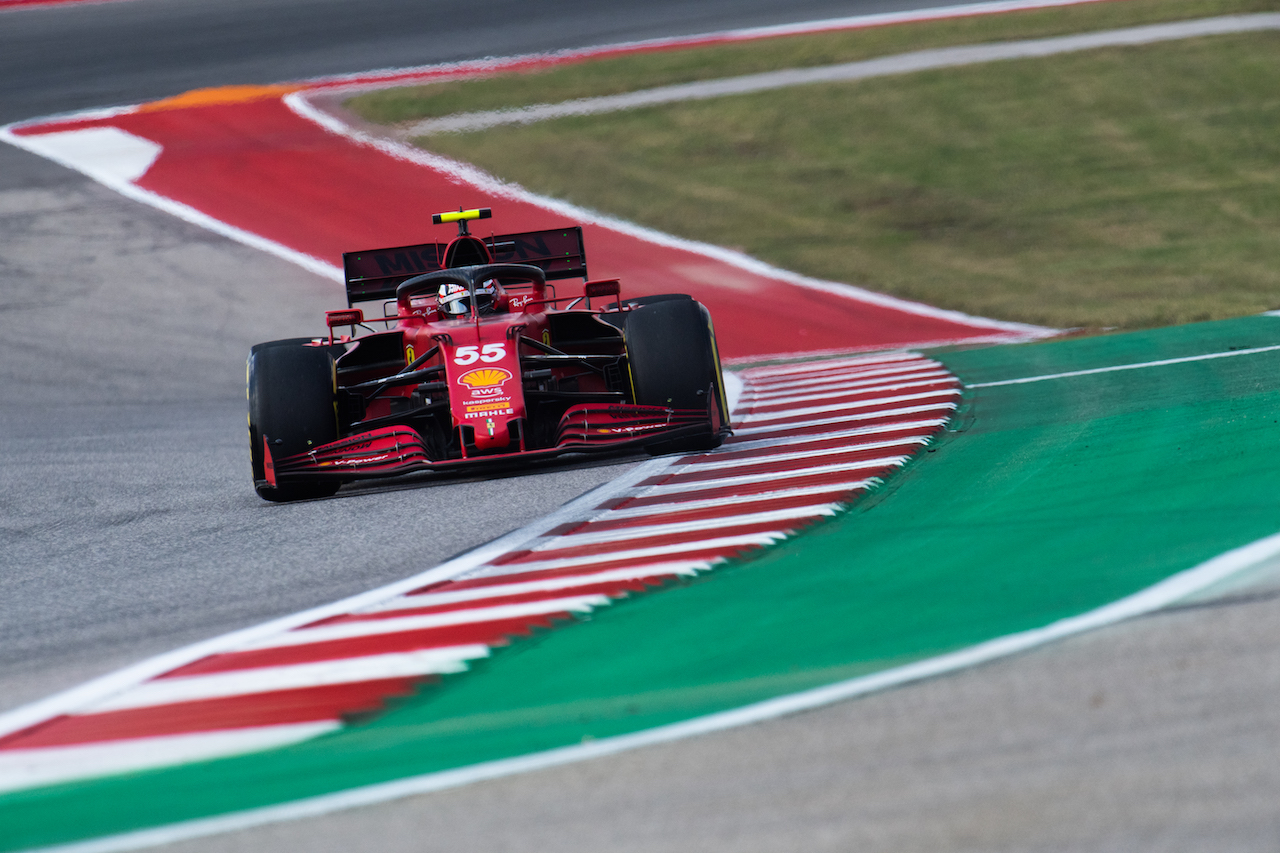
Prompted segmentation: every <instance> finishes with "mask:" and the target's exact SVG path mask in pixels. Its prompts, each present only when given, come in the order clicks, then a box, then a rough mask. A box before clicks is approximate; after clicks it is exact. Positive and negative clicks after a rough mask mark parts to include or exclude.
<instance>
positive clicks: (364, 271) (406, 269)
mask: <svg viewBox="0 0 1280 853" xmlns="http://www.w3.org/2000/svg"><path fill="white" fill-rule="evenodd" d="M484 244H485V245H486V246H488V247H489V254H490V255H492V256H493V261H494V263H498V264H530V265H532V266H535V267H538V268H539V269H541V270H542V271H543V272H544V273H546V275H547V278H548V279H559V278H583V279H585V278H586V277H587V255H586V250H585V248H584V247H583V244H582V228H581V226H577V225H575V226H574V227H572V228H550V229H548V230H546V231H525V232H523V233H520V234H501V235H498V236H495V237H488V238H485V239H484ZM447 246H448V244H447V243H421V244H419V245H416V246H397V247H395V248H390V249H369V250H367V251H363V252H344V253H343V255H342V267H343V272H344V275H345V278H346V282H347V306H348V307H350V306H352V305H354V304H356V303H357V302H372V301H374V300H385V299H395V296H396V287H397V286H398V285H399V284H400V282H402V281H406V280H407V279H410V278H413V277H414V276H415V275H422V274H423V273H427V272H435V271H436V270H438V269H443V267H442V266H441V261H442V259H443V258H444V253H445V249H446V248H447Z"/></svg>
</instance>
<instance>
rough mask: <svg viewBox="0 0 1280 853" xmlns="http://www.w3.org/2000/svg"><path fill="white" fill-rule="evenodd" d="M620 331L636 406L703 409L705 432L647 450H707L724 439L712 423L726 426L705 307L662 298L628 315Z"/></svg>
mask: <svg viewBox="0 0 1280 853" xmlns="http://www.w3.org/2000/svg"><path fill="white" fill-rule="evenodd" d="M625 316H626V320H625V323H624V325H623V332H624V336H625V339H626V346H627V363H628V366H629V369H630V371H631V385H632V389H633V391H634V398H635V402H636V404H637V405H641V406H665V407H669V408H673V409H705V410H707V412H708V425H707V431H706V432H705V433H704V434H700V435H694V436H683V437H680V438H675V439H669V440H665V441H659V442H655V443H654V444H651V445H648V446H646V448H645V449H646V450H647V451H649V452H650V453H652V454H655V455H657V454H661V453H673V452H688V451H696V450H710V449H712V448H714V447H718V446H719V445H720V443H721V442H722V441H723V440H724V436H723V434H722V432H721V431H720V430H719V429H716V428H715V426H714V425H713V422H712V420H713V419H712V415H713V409H714V415H715V420H717V421H718V422H719V423H721V424H724V423H727V422H728V418H727V417H726V415H727V413H726V412H725V411H724V409H725V404H724V378H723V376H722V375H721V370H720V357H719V354H718V352H717V350H716V342H715V332H714V330H713V328H712V325H711V317H710V315H709V314H708V313H707V309H706V308H705V307H703V306H702V305H701V304H700V303H698V302H695V301H694V300H692V299H688V298H684V299H663V300H660V301H657V302H653V303H649V304H646V305H642V306H640V307H638V308H636V309H634V310H632V311H629V312H627V314H626V315H625Z"/></svg>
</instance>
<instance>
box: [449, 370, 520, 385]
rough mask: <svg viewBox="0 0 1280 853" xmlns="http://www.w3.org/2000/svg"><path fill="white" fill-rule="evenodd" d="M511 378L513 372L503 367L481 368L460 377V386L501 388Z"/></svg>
mask: <svg viewBox="0 0 1280 853" xmlns="http://www.w3.org/2000/svg"><path fill="white" fill-rule="evenodd" d="M510 378H511V372H510V371H507V370H503V369H502V368H501V367H481V368H479V369H477V370H470V371H467V372H466V373H464V374H462V375H461V376H459V377H458V384H459V385H466V386H467V387H468V388H472V389H476V388H500V387H502V383H504V382H506V381H507V380H508V379H510Z"/></svg>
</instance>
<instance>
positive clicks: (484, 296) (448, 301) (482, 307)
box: [436, 279, 498, 317]
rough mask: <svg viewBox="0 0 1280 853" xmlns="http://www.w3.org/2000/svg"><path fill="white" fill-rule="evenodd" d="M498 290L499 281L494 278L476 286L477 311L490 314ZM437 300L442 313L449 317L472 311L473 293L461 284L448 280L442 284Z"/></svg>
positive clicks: (460, 315) (463, 314)
mask: <svg viewBox="0 0 1280 853" xmlns="http://www.w3.org/2000/svg"><path fill="white" fill-rule="evenodd" d="M497 292H498V288H497V283H496V282H495V281H494V280H493V279H489V280H488V281H485V282H483V283H481V284H479V285H477V286H476V311H477V313H480V314H488V313H490V312H491V311H493V310H494V305H493V303H494V298H495V296H496V295H497ZM436 301H437V302H438V303H439V305H440V313H441V314H444V315H445V316H447V317H465V316H466V315H467V314H470V313H471V294H470V293H468V292H467V289H466V288H465V287H463V286H462V285H460V284H454V283H453V282H448V283H445V284H442V285H440V290H439V292H438V293H437V294H436Z"/></svg>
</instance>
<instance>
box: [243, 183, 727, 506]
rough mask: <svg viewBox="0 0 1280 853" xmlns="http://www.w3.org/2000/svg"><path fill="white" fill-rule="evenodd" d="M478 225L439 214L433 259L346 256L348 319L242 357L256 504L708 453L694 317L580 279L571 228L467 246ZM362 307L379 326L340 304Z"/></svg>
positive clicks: (412, 254) (429, 253)
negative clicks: (526, 464) (447, 474)
mask: <svg viewBox="0 0 1280 853" xmlns="http://www.w3.org/2000/svg"><path fill="white" fill-rule="evenodd" d="M489 216H490V211H489V209H487V208H483V209H478V210H468V211H459V212H456V213H443V214H437V215H436V216H435V217H434V221H435V223H436V224H442V223H453V222H456V223H457V224H458V234H457V236H456V237H455V238H454V239H453V240H452V241H451V242H449V243H448V244H447V245H445V244H441V243H426V244H421V245H416V246H402V247H397V248H391V249H375V250H371V251H366V252H348V253H347V254H345V255H343V262H344V266H345V269H346V282H347V306H348V307H347V308H346V309H344V310H339V311H330V312H328V313H327V315H326V318H327V321H328V325H329V334H328V336H327V337H324V338H317V339H309V338H302V339H292V340H283V341H272V342H270V343H264V344H258V345H257V346H255V347H253V349H252V351H251V352H250V354H249V365H248V383H249V441H250V447H251V449H252V456H253V480H254V486H255V488H256V489H257V492H258V494H259V495H261V496H262V497H263V498H265V499H267V500H271V501H287V500H296V499H300V498H312V497H323V496H327V495H331V494H333V493H334V492H336V491H337V490H338V488H339V486H341V485H342V484H343V483H344V482H347V481H351V480H357V479H365V478H372V477H388V476H395V475H399V474H404V473H407V472H410V471H419V470H426V469H446V468H455V467H459V466H468V465H480V464H491V463H494V462H501V461H511V460H524V459H534V458H541V457H547V456H553V455H556V454H561V453H569V452H589V451H600V450H614V449H617V448H635V447H642V448H644V449H645V450H647V451H649V452H650V453H654V454H657V453H666V452H673V451H688V450H701V449H710V448H712V447H715V446H717V445H719V444H720V443H721V442H722V441H723V440H724V438H725V436H727V435H728V434H729V427H728V416H727V415H728V411H727V409H728V407H727V404H726V402H725V394H724V378H723V375H722V374H721V370H720V359H719V355H718V354H717V351H716V341H715V332H714V330H713V328H712V324H711V317H710V315H709V314H708V313H707V309H706V308H705V307H703V306H702V305H701V304H700V303H698V302H695V301H694V300H693V299H692V298H691V297H689V296H685V295H683V294H667V295H663V296H649V297H643V298H638V299H633V300H630V301H628V300H625V299H622V298H621V297H620V296H619V290H620V288H619V284H618V282H617V281H616V280H612V281H585V280H586V278H587V266H586V255H585V253H584V250H583V246H582V229H581V228H580V227H572V228H556V229H551V230H547V231H534V232H528V233H521V234H506V235H501V236H492V237H489V238H485V239H481V238H480V237H476V236H473V235H472V234H471V233H469V230H468V222H469V221H470V220H475V219H487V218H489ZM568 278H581V279H583V280H584V281H585V284H584V286H583V295H582V296H577V295H576V294H575V295H574V296H572V297H570V296H557V295H556V292H555V287H554V285H551V284H548V283H547V281H548V279H568ZM605 298H609V302H608V303H607V304H602V303H603V301H604V299H605ZM593 300H594V301H595V305H594V306H593V304H592V302H593ZM375 301H376V302H382V303H383V310H382V314H383V316H381V317H378V318H376V319H366V318H365V316H364V312H363V310H362V309H360V308H357V307H355V305H356V304H357V303H362V302H375ZM372 325H381V326H382V329H380V330H375V329H373V328H371V326H372ZM347 327H350V331H351V335H335V331H334V330H335V329H342V328H347ZM357 329H362V330H363V333H362V334H357Z"/></svg>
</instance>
